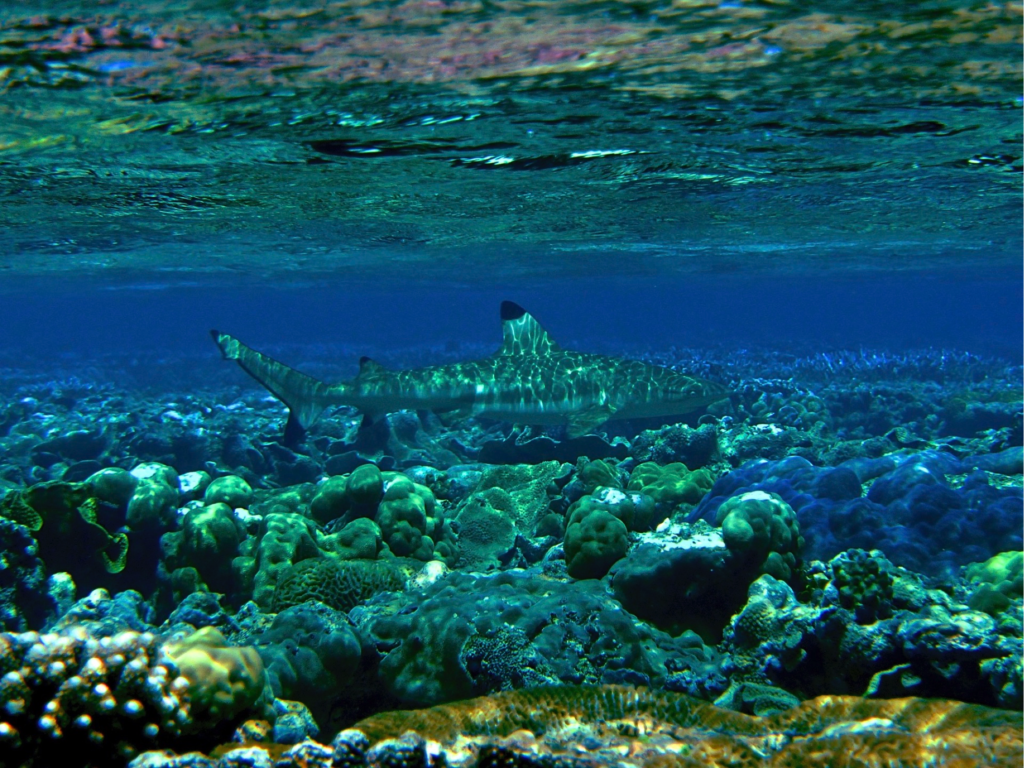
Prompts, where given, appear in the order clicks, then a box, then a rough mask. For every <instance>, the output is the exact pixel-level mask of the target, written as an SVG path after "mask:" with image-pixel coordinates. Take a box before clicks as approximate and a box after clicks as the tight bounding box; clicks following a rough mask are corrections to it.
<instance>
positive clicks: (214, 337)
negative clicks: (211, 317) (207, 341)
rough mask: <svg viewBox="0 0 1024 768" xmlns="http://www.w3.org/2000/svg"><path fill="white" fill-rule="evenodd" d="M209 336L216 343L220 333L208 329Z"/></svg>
mask: <svg viewBox="0 0 1024 768" xmlns="http://www.w3.org/2000/svg"><path fill="white" fill-rule="evenodd" d="M210 335H211V336H212V337H213V340H214V341H216V340H217V339H218V338H219V337H220V331H217V330H213V329H210Z"/></svg>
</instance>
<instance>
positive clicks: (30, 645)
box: [0, 625, 263, 765]
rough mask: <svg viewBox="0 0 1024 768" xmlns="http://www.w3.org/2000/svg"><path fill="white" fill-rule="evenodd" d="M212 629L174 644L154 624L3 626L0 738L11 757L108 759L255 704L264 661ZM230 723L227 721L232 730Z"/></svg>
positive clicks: (42, 761) (180, 736) (173, 739)
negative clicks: (96, 629)
mask: <svg viewBox="0 0 1024 768" xmlns="http://www.w3.org/2000/svg"><path fill="white" fill-rule="evenodd" d="M222 640H223V638H219V637H218V636H217V634H216V630H202V631H201V632H200V633H196V635H192V636H190V637H186V638H184V639H183V640H181V641H180V642H178V643H176V644H164V643H162V641H161V640H160V639H159V638H158V637H157V636H156V635H155V634H153V633H151V632H143V633H139V632H135V631H131V630H125V631H120V632H117V633H116V634H113V635H110V636H98V635H95V634H93V633H92V632H91V631H90V630H89V629H87V627H86V626H82V625H79V626H73V627H71V628H69V629H64V630H61V631H57V632H47V633H42V634H40V633H37V632H25V633H20V634H18V633H15V634H9V633H2V634H0V669H3V670H4V675H3V677H2V678H0V710H2V718H3V721H2V722H0V739H2V740H3V744H2V749H3V758H2V759H3V760H4V762H5V763H6V762H7V761H8V760H10V761H12V762H11V763H10V764H21V763H22V762H23V761H24V762H29V763H33V764H38V765H57V764H67V763H66V761H67V760H68V758H69V756H70V755H75V756H76V757H75V758H74V759H75V760H76V761H78V762H76V764H81V765H90V764H102V765H106V764H110V762H111V760H116V759H120V760H121V761H127V760H130V759H131V758H133V757H134V756H135V755H136V754H138V753H139V752H142V751H145V750H148V749H153V748H158V747H161V746H164V745H167V746H173V745H175V744H177V743H186V742H185V741H184V739H185V737H186V736H187V735H189V734H190V733H191V734H195V733H197V732H199V731H205V732H206V733H207V734H208V735H212V734H213V733H215V732H216V727H217V726H218V725H224V724H227V725H230V722H231V720H232V719H233V718H235V717H236V716H239V715H243V714H250V715H253V714H255V715H262V714H263V713H262V712H261V710H259V709H255V708H253V705H254V704H255V703H256V702H257V701H258V699H259V697H260V695H261V694H262V691H263V677H262V674H263V668H262V665H261V664H260V663H259V657H258V656H256V655H255V653H256V652H255V651H254V650H252V649H227V648H224V647H222ZM229 732H230V731H229Z"/></svg>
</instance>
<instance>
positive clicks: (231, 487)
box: [203, 475, 252, 509]
mask: <svg viewBox="0 0 1024 768" xmlns="http://www.w3.org/2000/svg"><path fill="white" fill-rule="evenodd" d="M203 502H204V503H205V504H218V503H220V504H227V505H228V506H229V507H231V508H232V509H235V508H237V507H243V508H246V509H247V508H248V507H249V505H250V504H252V487H251V486H250V485H249V484H248V483H247V482H245V480H243V479H242V478H241V477H237V476H235V475H225V476H224V477H218V478H217V479H216V480H214V481H213V482H211V483H210V484H209V485H208V486H206V492H205V493H204V494H203Z"/></svg>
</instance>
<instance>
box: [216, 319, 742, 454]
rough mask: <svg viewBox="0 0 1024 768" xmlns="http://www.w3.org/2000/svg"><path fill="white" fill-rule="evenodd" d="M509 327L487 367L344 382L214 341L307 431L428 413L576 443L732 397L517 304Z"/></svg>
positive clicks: (368, 372) (369, 370) (438, 368)
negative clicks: (328, 422)
mask: <svg viewBox="0 0 1024 768" xmlns="http://www.w3.org/2000/svg"><path fill="white" fill-rule="evenodd" d="M501 324H502V332H503V334H504V342H503V343H502V345H501V349H499V350H498V351H497V352H496V353H495V354H493V355H491V356H490V357H486V358H483V359H482V360H473V361H470V362H464V363H451V364H448V365H431V366H427V367H425V368H414V369H410V370H404V371H393V370H388V369H387V368H385V367H384V366H382V365H380V364H379V363H377V362H375V361H373V360H371V359H370V358H367V357H364V358H362V359H361V360H360V361H359V375H358V376H356V377H355V378H354V379H352V380H351V381H345V382H340V383H338V384H327V383H325V382H322V381H319V380H317V379H314V378H313V377H311V376H307V375H306V374H304V373H300V372H299V371H296V370H294V369H293V368H289V367H288V366H286V365H284V364H283V363H279V362H277V361H276V360H273V359H271V358H269V357H267V356H266V355H264V354H261V353H259V352H257V351H256V350H254V349H250V348H249V347H247V346H246V345H245V344H243V343H242V342H240V341H239V340H238V339H236V338H234V337H233V336H229V335H228V334H225V333H220V332H218V331H211V332H210V333H211V335H212V336H213V339H214V341H216V342H217V346H218V347H220V350H221V352H222V353H223V354H224V357H225V359H227V360H235V361H236V362H237V363H238V364H239V365H240V366H241V367H242V368H243V369H244V370H245V371H246V372H247V373H248V374H249V375H250V376H252V377H253V378H254V379H256V380H257V381H258V382H259V383H260V384H262V385H263V386H264V387H266V388H267V389H268V390H269V391H270V392H271V394H273V395H274V396H275V397H276V398H278V399H279V400H281V401H282V402H283V403H284V404H285V405H287V406H288V408H289V410H290V411H291V417H290V422H294V423H295V424H297V425H298V426H299V427H301V428H302V429H306V428H308V427H309V425H310V424H312V423H313V422H314V421H315V420H316V419H317V417H319V416H320V414H321V413H323V411H324V409H326V408H330V407H334V406H339V405H347V406H351V407H354V408H358V409H359V410H360V411H362V412H363V414H364V415H365V416H367V417H368V418H369V419H371V420H372V419H375V418H377V417H378V416H379V415H380V414H383V413H391V412H393V411H400V410H404V409H417V410H430V411H435V412H438V413H449V414H453V415H458V416H481V417H484V418H489V419H498V420H501V421H509V422H513V423H517V424H536V425H551V424H563V425H565V426H566V428H567V431H568V434H569V437H579V436H580V435H583V434H586V433H588V432H591V431H593V430H594V429H596V428H597V427H599V426H601V425H602V424H604V423H605V422H606V421H609V420H611V419H639V418H652V417H664V416H677V415H682V414H686V413H689V412H691V411H694V410H696V409H698V408H701V407H703V406H705V405H709V404H710V403H713V402H715V401H716V400H721V399H722V398H724V397H727V396H728V391H727V390H726V389H725V388H724V387H722V386H720V385H718V384H715V383H713V382H710V381H704V380H702V379H698V378H695V377H693V376H687V375H686V374H683V373H679V372H677V371H674V370H672V369H671V368H665V367H663V366H660V365H650V364H648V363H644V362H641V361H639V360H626V359H623V358H618V357H609V356H606V355H592V354H588V353H586V352H570V351H567V350H564V349H562V348H561V347H559V346H558V344H556V343H555V341H554V340H553V339H552V338H551V336H550V335H548V333H547V332H546V331H545V330H544V329H543V328H542V327H541V326H540V324H539V323H538V322H537V321H536V320H535V319H534V318H533V316H532V315H530V314H529V313H528V312H526V310H524V309H523V308H522V307H520V306H519V305H518V304H515V303H513V302H511V301H505V302H502V304H501ZM293 426H294V425H293Z"/></svg>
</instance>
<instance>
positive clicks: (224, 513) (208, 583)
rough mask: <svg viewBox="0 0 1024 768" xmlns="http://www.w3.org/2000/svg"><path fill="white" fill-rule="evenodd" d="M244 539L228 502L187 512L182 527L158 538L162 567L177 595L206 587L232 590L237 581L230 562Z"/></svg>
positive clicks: (215, 589) (239, 524)
mask: <svg viewBox="0 0 1024 768" xmlns="http://www.w3.org/2000/svg"><path fill="white" fill-rule="evenodd" d="M244 540H245V529H244V528H243V527H242V524H241V523H240V522H238V520H237V519H236V518H235V513H234V511H233V510H232V509H231V507H229V506H228V505H227V504H224V503H222V502H217V503H214V504H209V505H207V506H203V507H193V508H192V509H190V510H189V511H188V512H186V513H185V517H184V519H183V520H182V524H181V530H180V531H174V532H172V533H165V534H164V535H163V537H162V539H161V547H162V549H163V550H164V553H165V560H164V568H165V570H166V571H168V572H169V576H170V579H171V583H172V588H173V589H174V591H175V593H176V595H175V597H176V599H177V600H180V599H181V598H182V597H184V596H185V595H186V594H189V593H191V592H195V591H204V590H207V589H209V590H212V591H214V592H224V593H230V592H234V590H235V587H236V586H237V582H236V578H235V574H234V572H233V571H232V568H231V564H232V561H233V559H234V558H235V556H236V555H238V551H239V546H240V544H241V543H242V542H243V541H244ZM189 571H194V573H190V572H189Z"/></svg>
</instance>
